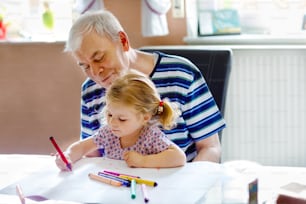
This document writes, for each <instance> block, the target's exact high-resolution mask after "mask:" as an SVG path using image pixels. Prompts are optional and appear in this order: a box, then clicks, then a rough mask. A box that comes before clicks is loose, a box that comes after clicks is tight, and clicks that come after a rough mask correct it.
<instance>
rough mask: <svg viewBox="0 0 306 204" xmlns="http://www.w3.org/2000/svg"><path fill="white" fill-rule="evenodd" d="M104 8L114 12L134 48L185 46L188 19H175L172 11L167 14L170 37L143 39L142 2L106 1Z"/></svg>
mask: <svg viewBox="0 0 306 204" xmlns="http://www.w3.org/2000/svg"><path fill="white" fill-rule="evenodd" d="M104 6H105V8H106V9H108V10H109V11H111V12H113V13H114V14H115V15H116V16H117V18H118V19H119V21H120V22H121V24H122V26H123V27H124V29H125V31H126V32H127V33H128V35H129V39H130V41H131V45H132V47H135V48H138V47H142V46H146V45H184V44H185V43H184V42H183V38H184V37H185V36H186V33H187V31H186V20H185V19H186V18H173V16H172V10H169V12H168V13H167V19H168V28H169V35H166V36H160V37H143V36H142V34H141V0H132V1H129V2H128V3H123V1H122V0H111V1H104Z"/></svg>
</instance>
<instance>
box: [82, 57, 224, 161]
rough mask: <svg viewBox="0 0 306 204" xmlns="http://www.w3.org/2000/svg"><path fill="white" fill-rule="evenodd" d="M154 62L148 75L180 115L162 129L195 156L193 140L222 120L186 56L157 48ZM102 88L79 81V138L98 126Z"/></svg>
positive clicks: (217, 127)
mask: <svg viewBox="0 0 306 204" xmlns="http://www.w3.org/2000/svg"><path fill="white" fill-rule="evenodd" d="M156 53H157V54H158V55H159V56H158V60H157V63H156V65H155V67H154V70H153V71H152V73H151V75H150V78H151V80H152V81H153V82H154V84H155V86H156V88H157V90H158V92H159V94H160V96H161V98H162V99H164V98H167V99H169V100H170V101H172V102H175V103H177V105H178V106H179V107H180V109H181V112H182V114H181V116H180V117H179V119H178V120H177V126H176V127H175V128H174V129H172V130H163V131H164V132H165V133H166V135H167V136H168V138H169V139H171V140H172V141H173V142H174V143H176V144H177V145H178V146H179V147H180V148H181V149H182V150H183V151H185V153H186V156H187V160H188V161H190V160H192V159H193V158H194V157H195V156H196V149H195V147H194V145H193V144H194V143H195V142H197V141H200V140H202V139H205V138H207V137H209V136H212V135H214V134H216V133H218V132H219V131H220V130H222V129H223V128H225V121H224V119H223V117H222V115H221V113H220V111H219V109H218V107H217V104H216V102H215V100H214V98H213V96H212V94H211V92H210V90H209V88H208V86H207V84H206V82H205V79H204V77H203V75H202V74H201V72H200V71H199V69H198V68H197V67H196V66H195V65H194V64H193V63H191V62H190V61H189V60H188V59H186V58H183V57H179V56H174V55H167V54H164V53H160V52H156ZM104 102H105V89H104V88H101V86H99V85H98V84H96V83H95V82H94V81H92V80H91V79H87V80H86V81H85V82H84V83H83V85H82V99H81V106H82V107H81V139H84V138H86V137H89V136H91V135H93V134H94V133H95V132H96V131H97V130H98V129H99V128H100V127H101V122H100V121H101V118H102V117H103V115H102V113H101V110H102V108H103V107H104Z"/></svg>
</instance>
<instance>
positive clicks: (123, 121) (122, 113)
mask: <svg viewBox="0 0 306 204" xmlns="http://www.w3.org/2000/svg"><path fill="white" fill-rule="evenodd" d="M106 118H107V124H108V125H109V127H110V128H111V130H112V132H113V133H114V134H115V135H116V136H117V137H126V136H131V137H133V136H136V135H138V134H139V133H140V131H141V129H142V128H143V126H144V125H145V124H146V123H147V122H148V120H149V119H150V116H149V114H141V113H138V112H136V110H135V109H134V108H133V107H131V106H126V105H124V104H120V103H111V104H108V105H107V110H106Z"/></svg>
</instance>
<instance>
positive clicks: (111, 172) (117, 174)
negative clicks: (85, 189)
mask: <svg viewBox="0 0 306 204" xmlns="http://www.w3.org/2000/svg"><path fill="white" fill-rule="evenodd" d="M103 172H104V173H106V174H112V175H114V176H121V175H123V176H130V177H134V178H140V177H139V176H132V175H129V174H122V173H118V172H113V171H107V170H104V171H103Z"/></svg>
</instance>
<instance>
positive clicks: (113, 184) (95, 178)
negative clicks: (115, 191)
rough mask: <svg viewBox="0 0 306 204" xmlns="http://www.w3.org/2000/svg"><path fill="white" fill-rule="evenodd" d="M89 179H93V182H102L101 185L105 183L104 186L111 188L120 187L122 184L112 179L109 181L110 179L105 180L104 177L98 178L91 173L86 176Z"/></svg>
mask: <svg viewBox="0 0 306 204" xmlns="http://www.w3.org/2000/svg"><path fill="white" fill-rule="evenodd" d="M88 176H89V178H91V179H93V180H96V181H100V182H103V183H106V184H110V185H112V186H118V187H119V186H122V183H121V182H120V181H116V180H114V179H110V178H106V177H104V176H99V175H96V174H93V173H89V174H88Z"/></svg>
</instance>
